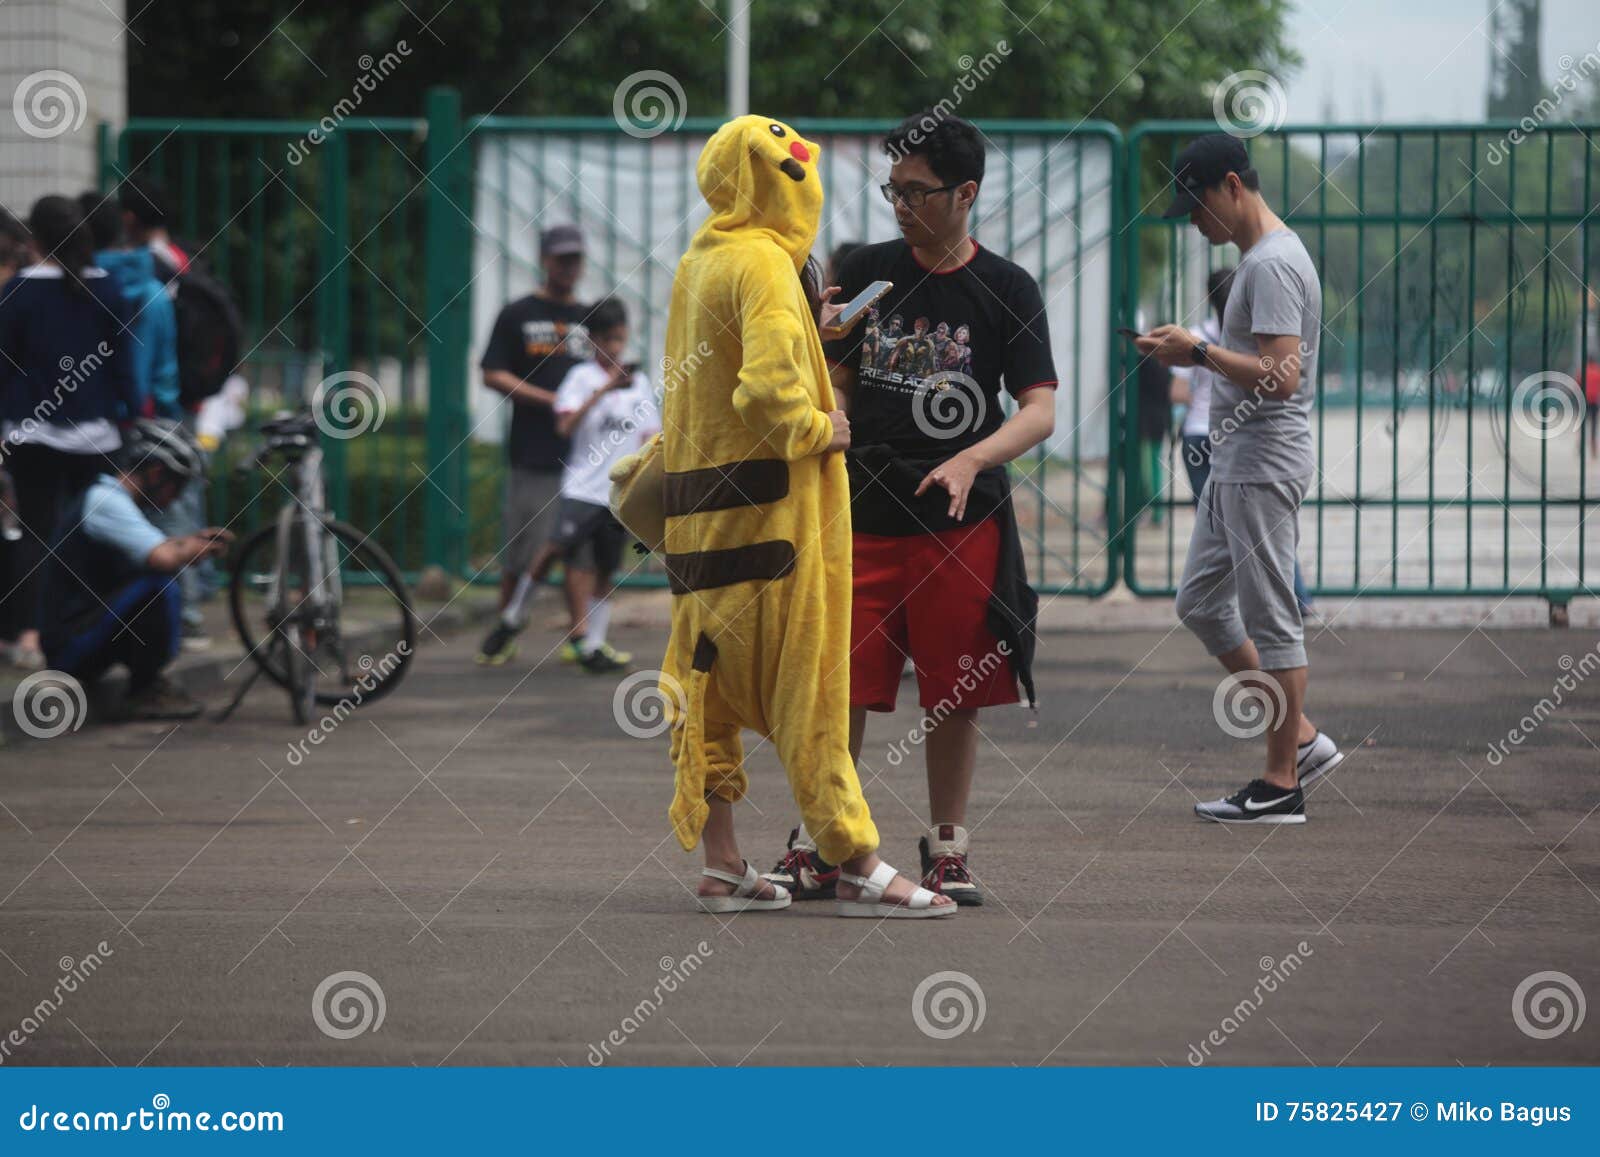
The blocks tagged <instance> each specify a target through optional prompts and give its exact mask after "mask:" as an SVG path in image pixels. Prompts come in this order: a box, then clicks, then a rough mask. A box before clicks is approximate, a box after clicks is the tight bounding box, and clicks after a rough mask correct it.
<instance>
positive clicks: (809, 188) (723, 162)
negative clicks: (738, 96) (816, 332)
mask: <svg viewBox="0 0 1600 1157" xmlns="http://www.w3.org/2000/svg"><path fill="white" fill-rule="evenodd" d="M820 151H821V150H820V149H819V148H818V147H817V146H816V145H814V144H812V143H811V142H810V141H807V140H802V139H801V138H800V135H799V134H798V133H796V132H795V131H794V130H793V129H791V128H790V127H789V126H788V125H786V124H783V123H782V122H781V121H775V120H769V119H768V118H766V117H759V116H743V117H739V118H738V119H737V120H731V121H729V122H728V123H727V124H725V125H723V126H722V127H721V128H720V129H718V130H717V131H716V134H715V135H714V136H713V137H712V138H711V139H710V140H709V141H707V142H706V147H705V149H704V150H703V151H702V152H701V153H700V163H699V164H698V165H696V166H695V179H696V180H697V181H698V182H699V184H700V194H701V196H703V197H704V198H705V199H706V204H708V205H710V206H711V216H710V218H709V219H708V220H707V221H706V223H705V224H704V225H702V226H701V227H700V232H699V234H697V236H696V240H699V239H700V238H704V237H706V236H707V235H708V234H712V235H715V234H725V235H728V236H730V237H738V236H739V235H742V234H749V233H751V232H760V233H764V234H766V235H767V236H768V237H770V238H771V239H772V241H773V243H774V244H776V245H777V246H778V248H780V249H782V250H783V251H784V252H785V253H787V254H788V255H789V257H790V259H791V260H792V261H793V262H794V267H795V269H796V271H798V270H799V269H800V268H801V267H803V266H804V265H805V263H806V257H807V256H809V255H810V253H811V246H812V245H813V243H815V241H816V239H817V226H818V225H819V224H820V222H821V220H822V180H821V177H820V175H819V174H818V172H817V165H816V159H817V156H818V154H819V153H820Z"/></svg>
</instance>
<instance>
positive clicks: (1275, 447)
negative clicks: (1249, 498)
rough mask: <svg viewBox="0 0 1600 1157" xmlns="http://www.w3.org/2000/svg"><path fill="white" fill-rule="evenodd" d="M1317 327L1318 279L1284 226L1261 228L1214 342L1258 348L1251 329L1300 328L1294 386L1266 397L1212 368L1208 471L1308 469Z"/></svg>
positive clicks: (1311, 464)
mask: <svg viewBox="0 0 1600 1157" xmlns="http://www.w3.org/2000/svg"><path fill="white" fill-rule="evenodd" d="M1321 332H1322V282H1321V281H1320V280H1319V279H1318V277H1317V267H1316V266H1315V265H1313V264H1312V263H1311V254H1309V253H1307V252H1306V247H1305V246H1304V245H1302V244H1301V243H1300V238H1299V236H1297V235H1296V234H1295V233H1294V232H1293V231H1292V230H1290V229H1278V230H1274V231H1273V232H1271V233H1268V234H1267V235H1266V236H1265V237H1263V238H1261V240H1259V241H1257V242H1256V243H1255V244H1254V245H1252V246H1251V247H1250V249H1249V251H1248V252H1246V253H1245V255H1244V257H1243V258H1242V259H1241V260H1240V262H1239V267H1238V269H1237V270H1235V272H1234V275H1233V288H1232V290H1231V291H1230V292H1229V294H1228V308H1227V309H1226V310H1225V311H1224V312H1223V315H1222V345H1223V348H1224V349H1229V350H1233V351H1234V352H1236V353H1245V354H1255V353H1258V352H1259V350H1258V347H1257V345H1256V337H1255V335H1257V334H1261V335H1263V336H1283V335H1285V334H1299V335H1300V388H1299V389H1298V390H1296V391H1295V392H1294V394H1293V396H1291V397H1289V398H1287V399H1283V398H1271V397H1265V396H1263V395H1262V394H1261V393H1260V392H1259V391H1256V390H1253V389H1252V390H1247V389H1243V388H1241V387H1239V386H1237V385H1235V384H1234V383H1233V382H1230V381H1229V380H1228V379H1227V378H1224V377H1222V376H1221V375H1218V376H1217V378H1216V381H1215V385H1214V386H1213V387H1212V390H1211V443H1212V450H1211V477H1213V478H1215V479H1216V480H1217V481H1218V482H1282V481H1285V480H1287V479H1291V478H1305V477H1306V476H1307V475H1309V474H1311V473H1312V471H1313V470H1314V469H1315V468H1316V444H1315V443H1314V442H1313V441H1312V439H1311V401H1312V394H1313V392H1314V390H1315V388H1316V380H1317V347H1318V344H1319V342H1320V338H1321Z"/></svg>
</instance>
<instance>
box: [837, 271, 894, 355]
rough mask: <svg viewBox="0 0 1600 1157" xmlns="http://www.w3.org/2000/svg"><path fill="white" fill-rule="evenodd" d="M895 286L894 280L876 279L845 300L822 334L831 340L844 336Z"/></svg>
mask: <svg viewBox="0 0 1600 1157" xmlns="http://www.w3.org/2000/svg"><path fill="white" fill-rule="evenodd" d="M893 288H894V282H892V281H874V282H873V283H872V284H871V285H869V286H867V287H866V288H865V289H863V290H862V291H861V292H860V293H858V294H856V295H855V296H854V297H852V298H851V299H850V300H849V301H847V302H845V304H844V308H843V309H841V310H840V311H839V313H838V315H837V316H836V317H834V318H833V320H832V321H830V322H827V323H825V324H824V325H823V327H822V336H823V337H824V338H827V339H828V340H830V341H835V340H837V339H839V338H842V337H844V336H845V335H846V334H848V333H849V332H850V331H851V330H852V329H854V328H855V324H856V322H858V321H860V320H861V319H862V318H863V317H865V316H866V315H867V310H869V309H871V308H872V307H873V306H874V305H876V304H877V302H878V300H879V299H880V298H882V297H883V295H884V294H886V293H888V292H889V291H890V290H891V289H893Z"/></svg>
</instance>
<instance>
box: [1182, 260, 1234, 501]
mask: <svg viewBox="0 0 1600 1157" xmlns="http://www.w3.org/2000/svg"><path fill="white" fill-rule="evenodd" d="M1232 284H1233V269H1232V267H1231V266H1224V267H1223V268H1221V269H1213V270H1212V271H1211V275H1210V276H1209V277H1207V278H1206V301H1207V304H1209V305H1210V306H1211V316H1209V317H1207V318H1206V319H1205V321H1203V322H1201V323H1200V325H1199V328H1197V329H1194V330H1192V331H1191V332H1192V333H1193V334H1194V336H1195V337H1197V338H1199V339H1200V340H1201V341H1204V342H1209V343H1213V344H1214V343H1216V342H1220V341H1221V340H1222V311H1223V309H1225V308H1226V307H1227V304H1228V289H1229V287H1230V286H1232ZM1216 377H1217V375H1216V372H1215V371H1214V370H1212V369H1211V368H1210V367H1208V366H1174V367H1173V370H1172V400H1173V402H1175V403H1178V404H1181V405H1187V406H1188V407H1189V409H1188V412H1187V413H1185V414H1184V418H1183V467H1184V469H1185V470H1186V471H1188V474H1189V490H1190V492H1191V493H1192V494H1193V495H1194V498H1195V500H1196V501H1199V499H1200V491H1202V490H1204V489H1205V486H1206V479H1207V478H1208V477H1209V476H1210V474H1211V385H1212V383H1213V382H1214V381H1216Z"/></svg>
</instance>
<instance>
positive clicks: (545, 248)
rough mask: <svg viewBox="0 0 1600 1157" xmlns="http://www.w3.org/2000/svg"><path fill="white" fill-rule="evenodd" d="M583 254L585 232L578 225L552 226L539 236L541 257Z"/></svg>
mask: <svg viewBox="0 0 1600 1157" xmlns="http://www.w3.org/2000/svg"><path fill="white" fill-rule="evenodd" d="M582 252H583V230H581V229H579V228H578V227H577V226H576V225H552V226H550V228H548V229H546V230H545V231H544V232H543V233H541V234H540V235H539V256H541V257H564V256H566V255H567V254H569V253H582Z"/></svg>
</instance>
